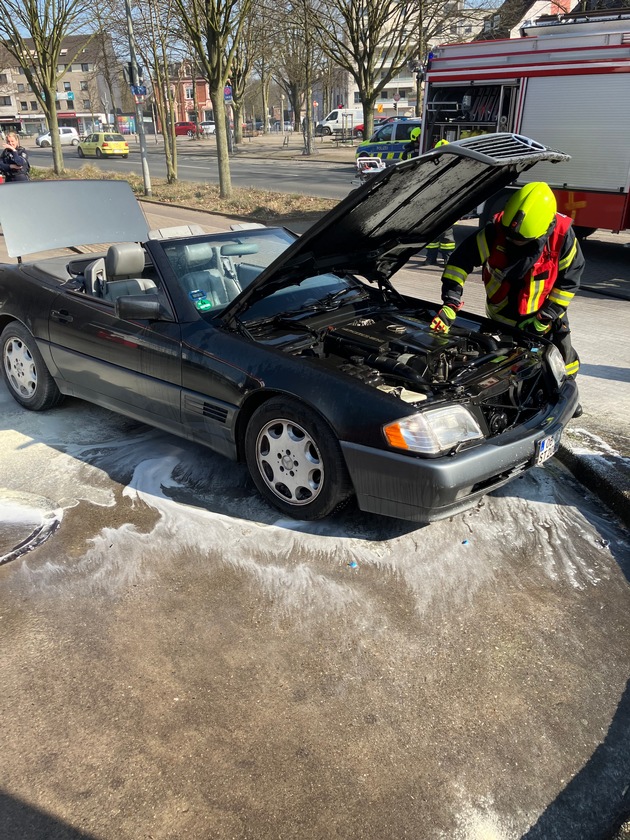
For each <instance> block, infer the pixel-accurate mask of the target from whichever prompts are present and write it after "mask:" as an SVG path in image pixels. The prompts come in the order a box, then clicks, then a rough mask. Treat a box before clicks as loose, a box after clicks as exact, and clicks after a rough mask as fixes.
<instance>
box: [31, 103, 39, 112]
mask: <svg viewBox="0 0 630 840" xmlns="http://www.w3.org/2000/svg"><path fill="white" fill-rule="evenodd" d="M38 108H39V105H38V103H37V102H31V111H37V110H38Z"/></svg>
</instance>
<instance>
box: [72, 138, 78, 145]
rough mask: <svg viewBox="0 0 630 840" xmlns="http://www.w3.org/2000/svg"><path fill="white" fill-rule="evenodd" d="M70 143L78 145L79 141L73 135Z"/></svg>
mask: <svg viewBox="0 0 630 840" xmlns="http://www.w3.org/2000/svg"><path fill="white" fill-rule="evenodd" d="M72 145H73V146H78V145H79V141H78V140H77V138H76V137H75V138H74V140H73V141H72Z"/></svg>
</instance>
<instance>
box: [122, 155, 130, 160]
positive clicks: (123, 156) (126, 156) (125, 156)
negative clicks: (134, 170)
mask: <svg viewBox="0 0 630 840" xmlns="http://www.w3.org/2000/svg"><path fill="white" fill-rule="evenodd" d="M128 157H129V155H121V158H122V159H123V160H127V158H128Z"/></svg>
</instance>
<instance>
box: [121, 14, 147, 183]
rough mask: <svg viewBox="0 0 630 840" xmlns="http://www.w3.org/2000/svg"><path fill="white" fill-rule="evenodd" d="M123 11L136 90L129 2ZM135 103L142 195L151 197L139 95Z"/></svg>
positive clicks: (136, 68) (136, 61)
mask: <svg viewBox="0 0 630 840" xmlns="http://www.w3.org/2000/svg"><path fill="white" fill-rule="evenodd" d="M125 11H126V14H127V35H128V36H129V58H130V59H131V61H130V65H131V66H130V70H131V80H130V81H131V86H132V88H133V89H137V88H138V84H139V81H140V80H139V79H138V60H137V58H136V46H135V43H134V39H133V24H132V22H131V6H130V4H129V0H125ZM134 100H135V103H136V129H137V131H138V140H139V141H140V161H141V163H142V180H143V182H144V194H145V195H152V192H151V176H150V174H149V164H148V161H147V142H146V137H145V136H144V116H143V114H142V101H141V98H140V96H139V95H136V94H134Z"/></svg>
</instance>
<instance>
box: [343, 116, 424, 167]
mask: <svg viewBox="0 0 630 840" xmlns="http://www.w3.org/2000/svg"><path fill="white" fill-rule="evenodd" d="M421 126H422V120H419V119H418V120H403V119H401V120H395V121H393V122H388V123H385V124H384V125H381V126H379V127H378V128H377V129H376V131H375V132H374V134H373V135H372V137H371V138H370V139H369V140H367V141H365V142H364V143H360V144H359V145H358V146H357V151H356V156H357V157H358V158H360V157H378V158H382V159H383V160H385V161H387V162H390V161H391V162H392V163H394V162H396V161H398V160H405V158H406V157H408V156H409V151H410V145H409V144H410V143H411V132H412V131H413V129H414V128H420V127H421Z"/></svg>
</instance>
